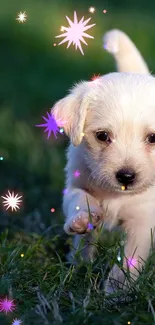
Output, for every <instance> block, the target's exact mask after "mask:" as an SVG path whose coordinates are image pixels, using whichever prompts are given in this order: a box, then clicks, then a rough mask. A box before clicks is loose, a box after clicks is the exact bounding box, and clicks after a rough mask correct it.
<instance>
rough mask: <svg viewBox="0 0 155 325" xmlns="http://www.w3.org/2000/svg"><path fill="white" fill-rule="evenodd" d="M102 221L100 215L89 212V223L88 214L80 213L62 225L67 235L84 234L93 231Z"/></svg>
mask: <svg viewBox="0 0 155 325" xmlns="http://www.w3.org/2000/svg"><path fill="white" fill-rule="evenodd" d="M101 219H102V215H101V213H97V212H91V222H90V217H89V213H88V212H86V211H80V212H79V213H77V214H76V216H74V217H72V218H70V219H68V220H67V221H66V223H65V225H64V230H65V232H66V233H67V234H70V235H74V234H85V233H89V232H90V231H91V230H93V229H95V228H96V227H97V226H98V224H99V223H100V221H101Z"/></svg>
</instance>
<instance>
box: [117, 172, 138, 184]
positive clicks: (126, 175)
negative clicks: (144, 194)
mask: <svg viewBox="0 0 155 325" xmlns="http://www.w3.org/2000/svg"><path fill="white" fill-rule="evenodd" d="M135 177H136V174H135V173H134V171H133V170H132V169H120V170H119V171H118V172H117V173H116V178H117V180H118V181H119V183H121V184H123V185H129V184H132V183H133V182H134V180H135Z"/></svg>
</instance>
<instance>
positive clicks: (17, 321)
mask: <svg viewBox="0 0 155 325" xmlns="http://www.w3.org/2000/svg"><path fill="white" fill-rule="evenodd" d="M20 324H22V321H21V320H20V319H17V318H16V319H14V320H13V323H12V325H20Z"/></svg>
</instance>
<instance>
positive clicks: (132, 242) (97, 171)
mask: <svg viewBox="0 0 155 325" xmlns="http://www.w3.org/2000/svg"><path fill="white" fill-rule="evenodd" d="M104 40H105V42H106V49H107V50H108V51H109V52H111V53H112V54H113V55H114V57H115V60H116V62H117V67H118V71H121V73H120V72H118V73H110V74H108V75H105V76H103V77H100V78H99V79H98V81H97V82H95V81H89V82H81V83H79V84H77V85H76V86H75V87H74V88H73V89H72V90H71V92H70V94H69V95H68V96H66V97H65V98H63V99H62V100H60V101H59V102H57V103H56V104H55V106H54V108H53V110H52V113H53V114H54V115H55V118H56V119H57V120H59V119H60V120H61V121H65V124H64V129H65V131H66V134H68V136H69V137H70V139H71V144H70V146H69V149H68V154H67V159H68V162H67V166H66V169H65V170H66V187H67V190H68V192H67V194H65V195H64V198H63V210H64V214H65V216H66V221H65V225H64V229H65V231H66V232H67V233H68V234H80V233H83V232H86V233H88V235H85V237H84V238H85V241H86V243H87V241H89V242H91V240H92V239H93V236H94V234H95V231H94V232H92V233H90V230H89V229H88V227H87V226H88V223H89V215H88V207H87V200H86V197H87V199H88V201H89V206H90V211H91V213H92V222H93V224H94V226H98V225H99V224H100V223H106V224H108V226H109V229H112V228H113V227H114V226H116V225H117V224H118V223H119V222H120V221H121V222H122V229H123V230H124V231H125V232H126V234H127V244H126V247H125V256H126V258H127V259H130V258H131V257H132V256H133V254H134V258H135V260H136V268H133V267H131V273H132V276H133V277H134V276H135V277H137V276H138V274H139V273H138V271H137V269H141V267H142V265H143V264H144V261H145V260H146V259H147V258H148V255H149V251H150V245H151V229H154V227H155V145H150V144H148V143H146V141H145V140H146V137H147V135H148V134H150V133H155V78H154V77H152V76H151V75H149V70H148V68H147V66H146V64H145V62H144V61H143V59H142V57H141V55H140V53H139V52H138V50H137V49H136V47H135V45H134V44H133V43H132V42H131V40H130V39H129V38H128V36H127V35H125V34H124V33H123V32H121V31H118V30H114V31H110V32H108V33H107V34H106V35H105V37H104ZM114 49H115V50H114ZM124 71H125V72H126V71H129V72H130V73H124ZM132 72H133V73H132ZM135 72H137V73H138V74H137V73H135ZM97 130H108V131H109V132H110V134H111V139H112V143H111V144H109V145H105V144H104V143H99V142H98V141H97V140H96V138H95V131H97ZM123 167H129V168H133V169H134V170H135V172H136V173H137V181H136V182H135V184H133V185H132V186H129V187H128V189H127V190H126V191H122V190H121V185H120V184H119V183H118V182H117V180H116V177H115V174H116V172H117V171H118V170H119V169H120V168H123ZM77 170H78V171H79V172H80V176H79V177H75V176H74V172H75V171H77ZM77 207H79V210H77ZM91 237H92V238H91ZM79 238H80V236H79V235H76V237H75V242H74V247H75V249H76V248H77V246H78V243H79ZM93 247H94V246H91V245H90V246H87V245H86V247H85V249H84V250H83V252H82V253H83V256H84V257H85V258H88V257H89V258H92V257H93V249H92V248H93ZM124 268H127V260H126V259H124ZM110 277H113V278H114V279H116V280H119V281H120V282H123V281H124V274H123V273H122V271H121V270H120V269H119V268H118V267H117V266H114V267H113V269H112V271H111V272H110V274H109V278H108V280H107V283H106V291H107V292H108V293H109V292H111V291H113V289H112V286H111V284H110ZM124 287H125V284H124Z"/></svg>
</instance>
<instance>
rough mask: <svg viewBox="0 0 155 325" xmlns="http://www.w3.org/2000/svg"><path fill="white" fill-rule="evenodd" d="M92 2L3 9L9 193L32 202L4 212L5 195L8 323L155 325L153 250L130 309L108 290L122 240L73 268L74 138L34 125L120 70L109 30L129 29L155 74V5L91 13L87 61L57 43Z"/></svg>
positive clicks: (2, 140) (0, 216)
mask: <svg viewBox="0 0 155 325" xmlns="http://www.w3.org/2000/svg"><path fill="white" fill-rule="evenodd" d="M138 3H139V5H138ZM91 5H93V3H90V1H84V3H83V1H78V2H76V1H75V0H74V1H69V0H68V1H67V0H64V1H62V0H61V1H60V0H57V1H49V0H46V1H43V0H38V1H35V0H33V1H32V0H31V1H30V0H27V1H22V2H21V1H19V0H14V1H11V2H10V0H7V1H4V2H3V3H2V4H1V10H0V44H1V59H0V157H3V160H0V177H1V181H0V196H2V195H5V194H6V193H7V190H8V189H9V190H10V191H15V192H16V193H21V194H22V196H23V198H22V199H23V203H22V205H21V209H20V210H18V211H17V212H11V211H10V210H7V211H5V209H4V208H3V204H2V199H1V198H0V231H1V234H0V275H1V278H0V299H2V298H4V297H6V296H7V297H8V298H10V299H14V300H15V303H16V309H15V311H14V312H13V313H8V314H7V315H6V314H5V313H2V312H0V325H11V324H12V322H13V319H15V318H17V319H20V320H21V321H22V324H23V325H31V324H32V325H42V324H44V325H46V324H47V325H48V324H53V325H54V324H55V325H57V324H61V323H64V324H67V325H72V324H74V325H76V324H89V325H96V324H105V325H119V324H120V325H126V324H131V325H153V324H155V271H154V261H155V256H154V253H152V256H151V257H150V259H149V261H147V264H146V268H145V270H144V271H143V273H142V274H141V276H140V278H139V280H138V282H137V283H136V284H134V286H133V287H132V288H131V291H130V292H129V293H128V295H129V296H130V297H131V298H132V300H131V301H130V302H125V303H123V304H122V303H117V304H116V303H115V302H114V301H113V299H112V297H109V298H107V297H105V296H104V290H103V285H104V280H105V279H106V276H107V274H108V271H109V270H110V268H111V267H112V265H113V264H114V263H119V262H118V260H117V255H118V251H119V248H120V247H121V244H122V236H120V235H119V234H117V233H113V234H111V236H109V233H107V232H106V231H105V233H104V235H103V241H100V243H98V245H97V248H98V254H97V257H96V259H95V261H94V263H92V264H91V263H89V264H87V265H85V264H84V263H83V261H81V263H80V264H79V266H78V267H75V266H72V265H69V264H68V263H67V261H66V254H67V252H68V251H69V246H70V245H71V238H69V237H68V236H67V235H65V234H64V232H63V215H62V211H61V201H62V191H63V188H64V171H63V169H64V166H65V149H66V146H67V144H68V140H67V138H66V137H65V135H60V136H59V137H58V139H57V140H56V139H55V138H54V137H50V139H49V140H47V134H45V133H43V130H42V129H39V128H36V127H35V125H36V124H41V123H42V116H46V112H47V111H49V109H50V107H52V106H53V104H54V102H55V101H56V100H58V99H60V98H62V97H63V96H64V95H65V94H66V93H67V91H68V89H69V88H70V87H71V86H72V85H73V84H74V83H75V82H78V81H79V80H90V79H91V77H92V76H93V75H94V74H106V73H108V72H110V71H114V70H115V66H114V62H113V60H112V58H111V57H110V56H109V55H108V54H107V53H106V52H105V51H104V50H103V48H102V36H103V34H104V32H105V31H107V30H109V29H112V28H119V29H122V30H123V31H125V32H126V33H127V34H128V35H129V36H130V37H131V38H132V39H133V41H134V42H135V43H136V45H137V46H138V48H139V49H140V50H141V52H142V53H143V55H144V57H145V59H146V61H147V62H148V65H149V68H150V70H151V71H152V72H154V71H155V60H154V47H155V29H154V15H155V4H154V1H150V2H149V3H148V4H147V3H146V2H145V1H137V3H135V2H134V1H130V2H127V1H124V2H123V1H121V0H119V1H117V4H116V1H112V2H107V1H106V3H104V5H103V3H102V1H97V2H96V4H94V6H96V12H95V14H94V15H91V17H92V19H91V23H92V24H93V23H96V26H95V27H94V28H92V30H90V34H91V35H93V36H94V40H88V47H86V46H85V45H83V50H84V53H85V55H84V56H82V55H81V53H80V52H78V51H75V50H74V48H73V47H70V48H69V49H68V50H66V45H62V46H55V47H54V46H53V43H55V42H56V39H55V35H59V34H60V26H61V25H64V26H67V21H66V18H65V15H68V16H69V17H70V18H71V19H72V18H73V11H74V10H77V12H78V16H79V18H81V17H82V16H83V15H84V16H85V19H86V18H88V17H90V14H89V13H88V8H89V7H90V6H91ZM105 7H106V9H107V14H106V15H103V13H102V10H103V9H104V8H105ZM24 10H25V11H26V13H27V15H28V19H27V22H26V23H25V24H19V23H18V22H17V21H16V20H15V18H16V17H17V13H18V12H19V11H24ZM51 208H54V209H55V211H54V212H51ZM109 238H110V239H109ZM22 254H23V255H22ZM22 256H23V257H22ZM120 264H121V262H120ZM122 295H123V293H122V292H119V293H118V296H122ZM124 295H125V294H124ZM15 325H18V324H15Z"/></svg>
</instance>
